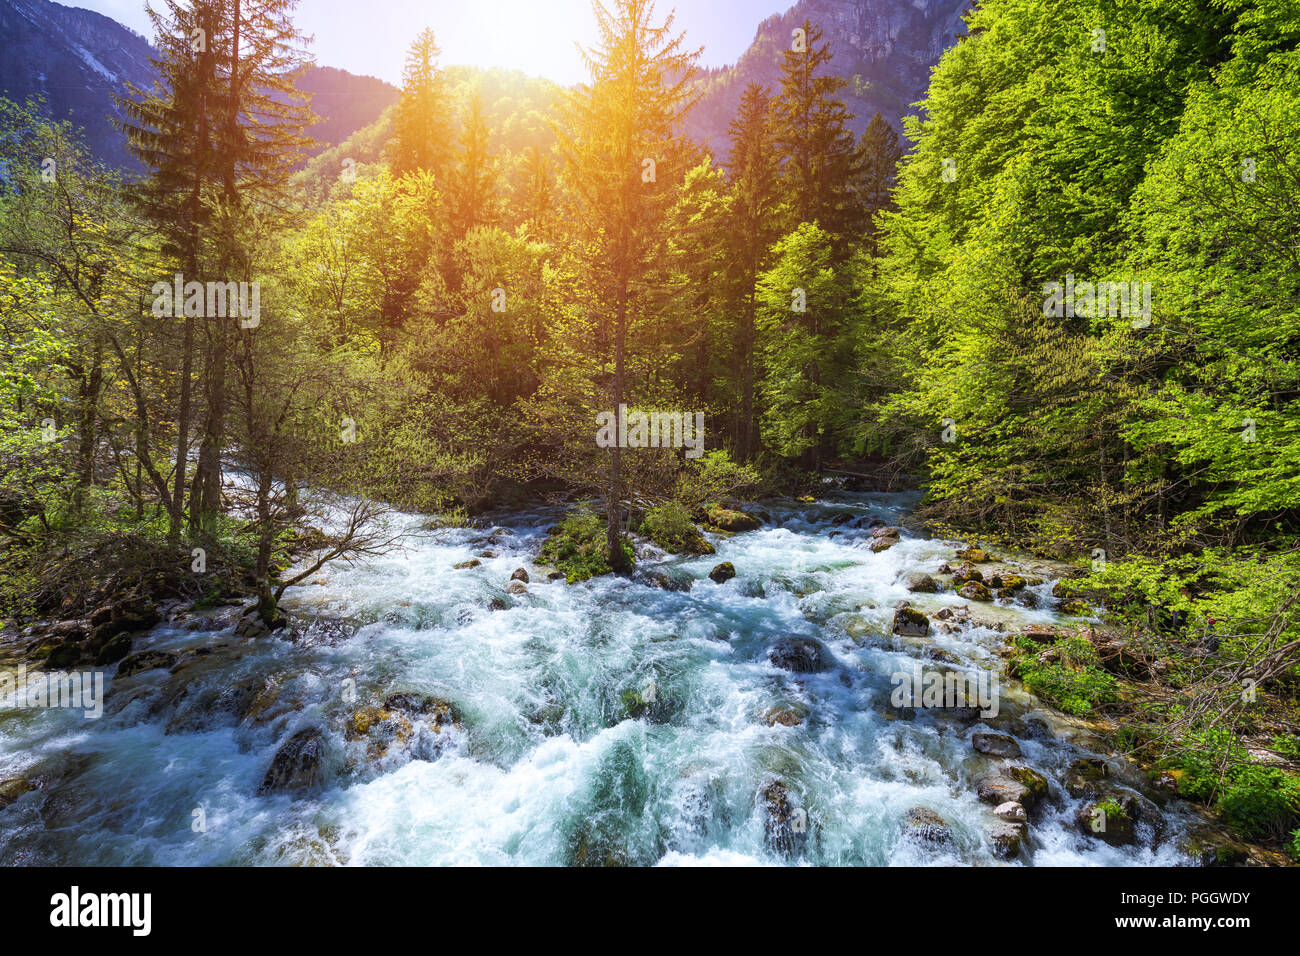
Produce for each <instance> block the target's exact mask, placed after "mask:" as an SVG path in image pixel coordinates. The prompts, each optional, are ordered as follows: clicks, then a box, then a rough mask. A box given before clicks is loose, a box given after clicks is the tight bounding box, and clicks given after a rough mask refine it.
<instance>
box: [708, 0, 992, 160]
mask: <svg viewBox="0 0 1300 956" xmlns="http://www.w3.org/2000/svg"><path fill="white" fill-rule="evenodd" d="M973 5H974V3H973V0H799V2H798V3H796V4H795V5H794V6H793V7H791V8H790V9H789V10H788V11H786V12H785V13H783V14H778V15H776V16H772V17H768V18H767V19H766V20H764V21H763V22H762V23H761V24H759V27H758V30H757V32H756V33H755V35H754V42H753V44H752V45H751V46H750V48H749V49H748V50H747V51H746V52H745V53H744V54H743V55H742V56H741V58H740V60H739V62H737V63H736V65H735V66H732V67H728V68H725V69H720V70H710V71H707V72H706V73H705V75H704V77H703V79H702V81H701V88H702V90H703V95H702V96H701V98H700V101H699V103H698V104H696V106H695V108H694V109H693V110H692V111H691V113H690V114H689V116H688V117H687V121H686V131H687V133H688V134H689V135H690V136H691V137H692V138H694V139H696V140H698V141H700V142H702V143H707V144H708V145H710V146H711V147H712V148H713V150H714V152H715V154H717V155H718V157H719V158H721V159H725V158H726V154H727V152H728V143H727V124H728V123H729V122H730V121H731V118H732V117H733V116H735V115H736V108H737V107H738V106H739V104H740V95H741V93H742V92H744V89H745V87H746V86H747V85H748V84H749V83H751V82H757V83H759V84H760V85H763V86H768V87H771V89H772V92H773V93H777V94H779V93H780V76H781V56H782V53H784V51H786V50H788V49H790V45H791V41H792V32H793V31H794V29H795V28H796V27H798V26H799V25H800V24H801V23H803V21H804V19H805V18H807V19H809V20H811V21H812V22H813V24H814V25H816V26H819V27H821V29H822V31H823V36H822V41H823V42H828V41H829V43H830V45H831V51H832V52H833V54H834V59H833V60H832V61H831V63H832V68H833V69H834V71H835V73H836V74H838V75H839V76H842V77H844V78H845V79H846V80H848V81H849V87H848V89H846V90H845V91H844V94H843V95H844V98H845V100H846V101H847V103H848V106H849V109H850V110H851V111H852V112H853V113H854V114H855V116H856V119H855V121H854V123H853V126H854V130H855V132H858V133H861V132H862V130H863V129H864V128H866V125H867V123H869V122H870V121H871V118H872V117H873V116H874V115H875V114H876V111H877V110H879V111H880V112H881V113H883V114H884V116H885V118H886V119H888V120H891V121H892V122H894V123H895V125H898V121H899V118H900V117H901V116H903V115H905V114H907V113H910V112H913V110H912V108H911V104H913V103H915V102H916V101H918V100H920V99H921V97H922V96H923V95H924V93H925V90H926V87H927V86H928V84H929V80H930V70H931V69H932V68H933V67H934V65H935V64H936V63H938V62H939V57H940V56H941V55H942V54H943V52H944V50H946V49H948V47H950V46H952V45H953V44H954V43H956V41H957V37H958V36H959V35H961V34H964V33H965V23H964V22H963V21H962V14H963V13H965V11H966V10H968V9H969V8H970V7H971V6H973Z"/></svg>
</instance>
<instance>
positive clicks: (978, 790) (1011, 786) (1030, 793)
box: [975, 767, 1047, 812]
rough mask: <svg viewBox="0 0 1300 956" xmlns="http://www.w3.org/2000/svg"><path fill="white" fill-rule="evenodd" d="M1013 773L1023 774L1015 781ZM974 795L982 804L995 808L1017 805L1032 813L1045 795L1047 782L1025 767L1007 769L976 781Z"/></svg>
mask: <svg viewBox="0 0 1300 956" xmlns="http://www.w3.org/2000/svg"><path fill="white" fill-rule="evenodd" d="M1013 771H1022V772H1023V773H1021V774H1020V779H1017V776H1016V775H1014V774H1013ZM1031 775H1032V776H1031ZM1034 778H1037V779H1034ZM1026 781H1028V782H1026ZM975 794H976V796H978V797H979V798H980V800H982V801H983V802H984V803H987V804H991V805H992V806H995V807H998V806H1001V805H1002V804H1004V803H1018V804H1020V805H1021V806H1022V807H1024V808H1025V811H1026V812H1032V811H1033V810H1034V808H1035V807H1037V806H1038V803H1039V801H1040V800H1041V799H1042V798H1043V797H1044V796H1046V794H1047V781H1046V780H1045V779H1044V778H1043V777H1042V775H1041V774H1036V773H1034V771H1032V770H1029V768H1027V767H1008V768H1006V769H1005V770H1003V771H1001V772H1000V773H996V774H993V775H991V776H988V777H984V778H983V779H981V780H980V781H978V782H977V783H976V785H975Z"/></svg>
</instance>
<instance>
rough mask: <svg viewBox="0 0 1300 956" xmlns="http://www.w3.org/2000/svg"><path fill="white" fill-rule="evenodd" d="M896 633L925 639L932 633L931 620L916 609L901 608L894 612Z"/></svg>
mask: <svg viewBox="0 0 1300 956" xmlns="http://www.w3.org/2000/svg"><path fill="white" fill-rule="evenodd" d="M894 633H895V634H901V635H903V636H905V637H925V636H926V635H927V634H929V633H930V619H929V618H928V617H926V616H925V615H924V614H923V613H921V612H920V611H918V610H917V609H916V608H914V607H900V608H899V609H898V610H896V611H895V612H894Z"/></svg>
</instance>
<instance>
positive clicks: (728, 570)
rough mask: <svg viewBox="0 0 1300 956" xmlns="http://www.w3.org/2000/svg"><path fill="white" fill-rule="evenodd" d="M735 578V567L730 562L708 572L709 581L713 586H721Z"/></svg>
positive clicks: (724, 562)
mask: <svg viewBox="0 0 1300 956" xmlns="http://www.w3.org/2000/svg"><path fill="white" fill-rule="evenodd" d="M735 576H736V567H735V565H733V564H732V563H731V562H730V561H723V562H722V563H721V564H719V565H718V566H717V567H715V568H714V569H713V570H712V571H710V572H709V580H711V581H712V582H713V583H714V584H722V583H724V582H726V581H730V580H731V579H732V578H734V577H735Z"/></svg>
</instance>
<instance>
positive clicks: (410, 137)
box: [392, 28, 452, 187]
mask: <svg viewBox="0 0 1300 956" xmlns="http://www.w3.org/2000/svg"><path fill="white" fill-rule="evenodd" d="M441 55H442V51H441V50H440V49H439V48H438V41H437V39H436V38H435V37H434V35H433V31H432V30H430V29H428V28H426V29H424V30H422V31H420V35H419V36H418V37H416V39H415V42H414V43H412V44H411V48H410V50H409V51H408V52H407V54H406V65H405V67H404V68H403V70H402V94H401V97H400V99H398V101H397V113H396V116H395V118H394V123H393V125H394V129H393V156H392V167H393V172H395V173H396V174H397V175H399V176H404V175H406V174H407V173H412V172H416V171H418V170H425V171H427V172H431V173H433V174H434V176H435V178H436V179H437V182H438V185H439V187H442V186H443V185H444V182H443V179H444V176H445V175H446V171H447V163H448V161H449V159H450V157H451V142H452V137H451V123H450V121H449V120H448V105H447V99H448V98H447V91H446V87H445V84H444V83H443V78H442V73H441V72H440V71H439V69H438V57H439V56H441Z"/></svg>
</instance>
